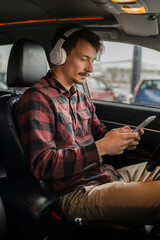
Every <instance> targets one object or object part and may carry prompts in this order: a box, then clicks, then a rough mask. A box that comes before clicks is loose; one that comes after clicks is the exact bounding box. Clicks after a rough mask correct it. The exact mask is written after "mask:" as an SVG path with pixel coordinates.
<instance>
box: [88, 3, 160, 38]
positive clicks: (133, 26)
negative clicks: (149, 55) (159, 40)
mask: <svg viewBox="0 0 160 240" xmlns="http://www.w3.org/2000/svg"><path fill="white" fill-rule="evenodd" d="M92 1H93V2H95V3H97V4H99V5H101V7H103V8H104V9H106V11H107V12H110V13H112V14H113V15H114V17H115V18H116V20H117V21H118V23H119V24H120V25H121V27H122V28H123V29H124V31H125V32H126V33H128V34H132V35H138V36H150V35H157V34H158V33H159V28H158V17H159V13H160V0H92ZM151 2H152V3H151Z"/></svg>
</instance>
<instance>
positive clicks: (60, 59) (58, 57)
mask: <svg viewBox="0 0 160 240" xmlns="http://www.w3.org/2000/svg"><path fill="white" fill-rule="evenodd" d="M80 29H81V28H71V29H70V30H68V31H67V32H65V33H64V34H63V35H62V37H61V38H60V39H59V40H58V41H57V43H56V45H55V46H54V48H53V49H52V50H51V52H50V60H51V62H52V63H53V64H55V65H62V64H64V63H65V61H66V58H67V54H66V51H65V50H64V48H62V45H63V43H64V42H65V40H66V38H67V37H69V36H70V35H71V34H72V33H74V32H76V31H78V30H80Z"/></svg>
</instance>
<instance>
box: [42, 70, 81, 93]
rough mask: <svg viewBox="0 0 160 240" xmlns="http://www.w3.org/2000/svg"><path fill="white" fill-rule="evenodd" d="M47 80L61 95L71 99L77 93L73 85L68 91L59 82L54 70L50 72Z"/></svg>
mask: <svg viewBox="0 0 160 240" xmlns="http://www.w3.org/2000/svg"><path fill="white" fill-rule="evenodd" d="M46 79H47V80H48V82H49V84H50V86H52V87H53V88H55V89H57V90H58V91H59V92H60V93H62V94H64V95H65V96H66V97H70V96H72V95H74V94H75V93H76V92H77V88H76V87H75V86H74V85H72V86H71V88H70V90H67V89H66V88H65V87H64V86H63V85H62V84H61V83H60V82H58V81H57V80H56V79H55V78H54V76H53V72H52V70H49V71H48V73H47V75H46Z"/></svg>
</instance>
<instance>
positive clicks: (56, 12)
mask: <svg viewBox="0 0 160 240" xmlns="http://www.w3.org/2000/svg"><path fill="white" fill-rule="evenodd" d="M0 5H1V7H0V44H7V43H10V42H14V41H16V40H18V39H19V38H26V37H30V36H32V37H30V38H35V39H41V41H42V42H43V41H44V42H45V39H46V38H48V39H49V38H51V36H53V33H54V29H56V28H57V27H59V26H62V25H66V24H76V25H80V26H87V27H89V28H91V29H92V30H94V31H98V32H99V34H100V35H101V36H102V37H103V39H106V40H108V39H109V40H110V39H111V40H112V41H122V42H129V43H137V44H140V45H144V46H148V47H153V46H151V45H153V44H152V43H151V40H152V39H154V40H155V44H154V48H155V49H157V50H160V46H159V38H160V37H159V22H160V21H159V13H160V0H130V1H129V0H118V3H117V2H115V0H14V1H13V0H1V1H0ZM142 6H143V7H144V8H145V11H146V12H145V13H144V14H129V13H125V11H124V10H123V9H127V8H130V9H131V8H139V7H142Z"/></svg>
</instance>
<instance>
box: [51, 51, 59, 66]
mask: <svg viewBox="0 0 160 240" xmlns="http://www.w3.org/2000/svg"><path fill="white" fill-rule="evenodd" d="M50 60H51V62H52V63H53V64H55V65H56V64H57V62H59V53H58V51H57V50H55V49H54V48H53V49H52V51H51V52H50Z"/></svg>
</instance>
